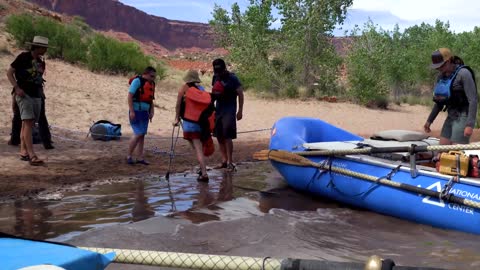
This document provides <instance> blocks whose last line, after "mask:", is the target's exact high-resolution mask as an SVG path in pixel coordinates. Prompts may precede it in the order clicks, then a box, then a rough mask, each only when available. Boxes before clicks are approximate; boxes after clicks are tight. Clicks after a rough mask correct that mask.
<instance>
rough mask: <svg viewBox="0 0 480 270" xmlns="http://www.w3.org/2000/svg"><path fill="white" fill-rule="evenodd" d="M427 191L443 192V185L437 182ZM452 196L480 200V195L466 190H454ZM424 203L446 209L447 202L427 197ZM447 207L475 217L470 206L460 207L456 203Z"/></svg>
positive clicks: (451, 192)
mask: <svg viewBox="0 0 480 270" xmlns="http://www.w3.org/2000/svg"><path fill="white" fill-rule="evenodd" d="M418 187H421V186H420V185H418ZM426 189H430V190H435V191H437V192H442V184H441V183H440V182H435V183H433V184H431V185H430V186H428V187H426ZM450 194H453V195H455V196H459V197H464V198H465V197H466V198H471V199H474V200H477V201H478V200H480V196H479V195H478V194H476V193H472V192H468V191H465V190H460V189H452V190H450ZM422 202H423V203H426V204H431V205H435V206H438V207H445V202H444V201H443V200H440V199H438V198H431V197H430V196H427V197H425V198H423V200H422ZM447 206H448V208H450V209H452V210H455V211H460V212H463V213H466V214H470V215H473V208H471V207H468V206H465V205H459V204H456V203H448V204H447Z"/></svg>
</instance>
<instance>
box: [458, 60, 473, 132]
mask: <svg viewBox="0 0 480 270" xmlns="http://www.w3.org/2000/svg"><path fill="white" fill-rule="evenodd" d="M460 72H461V73H460ZM460 72H459V74H458V75H460V76H462V77H461V78H462V82H463V89H464V91H465V95H466V96H467V100H468V117H467V124H466V126H467V127H471V128H473V127H475V122H476V120H477V104H478V95H477V88H476V87H475V81H474V80H473V77H472V73H470V71H468V70H467V69H462V70H461V71H460ZM470 135H471V134H470Z"/></svg>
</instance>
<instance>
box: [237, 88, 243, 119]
mask: <svg viewBox="0 0 480 270" xmlns="http://www.w3.org/2000/svg"><path fill="white" fill-rule="evenodd" d="M237 95H238V112H237V120H238V121H240V120H242V118H243V99H244V97H243V87H242V86H239V87H238V88H237Z"/></svg>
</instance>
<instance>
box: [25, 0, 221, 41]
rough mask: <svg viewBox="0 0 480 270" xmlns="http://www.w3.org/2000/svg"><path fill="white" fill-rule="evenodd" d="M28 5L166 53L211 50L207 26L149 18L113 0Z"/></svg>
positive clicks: (67, 0)
mask: <svg viewBox="0 0 480 270" xmlns="http://www.w3.org/2000/svg"><path fill="white" fill-rule="evenodd" d="M29 1H30V2H33V3H36V4H38V5H40V6H42V7H45V8H47V9H50V10H53V11H56V12H59V13H65V14H68V15H78V16H82V17H84V18H85V20H86V22H87V23H88V24H89V25H90V26H92V27H93V28H95V29H99V30H106V31H108V30H110V29H112V30H114V31H118V32H125V33H128V34H129V35H130V36H132V37H134V38H136V39H139V40H142V41H153V42H156V43H158V44H160V45H162V46H163V47H165V48H167V49H169V50H173V49H177V48H192V47H198V48H203V49H206V48H213V47H214V46H213V42H212V35H211V33H210V26H209V25H207V24H202V23H192V22H183V21H172V20H167V19H165V18H162V17H157V16H152V15H148V14H147V13H145V12H143V11H140V10H138V9H135V8H133V7H130V6H127V5H124V4H122V3H120V2H119V1H116V0H29Z"/></svg>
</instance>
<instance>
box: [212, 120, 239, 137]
mask: <svg viewBox="0 0 480 270" xmlns="http://www.w3.org/2000/svg"><path fill="white" fill-rule="evenodd" d="M213 136H215V137H217V138H218V139H236V138H237V117H236V115H235V114H224V115H219V116H217V115H216V116H215V128H214V129H213Z"/></svg>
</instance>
